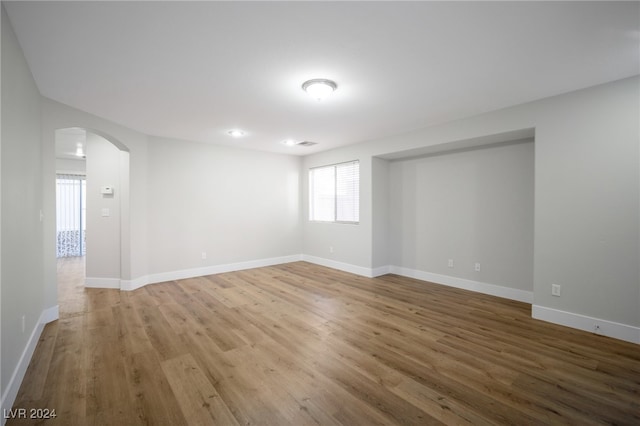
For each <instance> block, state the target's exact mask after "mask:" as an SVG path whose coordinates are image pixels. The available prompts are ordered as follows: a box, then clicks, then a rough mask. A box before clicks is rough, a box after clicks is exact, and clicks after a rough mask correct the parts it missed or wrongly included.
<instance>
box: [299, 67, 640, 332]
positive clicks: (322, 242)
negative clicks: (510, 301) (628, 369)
mask: <svg viewBox="0 0 640 426" xmlns="http://www.w3.org/2000/svg"><path fill="white" fill-rule="evenodd" d="M639 105H640V78H639V77H633V78H628V79H624V80H620V81H616V82H612V83H609V84H604V85H600V86H595V87H592V88H588V89H584V90H580V91H576V92H572V93H567V94H564V95H559V96H555V97H552V98H547V99H543V100H540V101H536V102H531V103H528V104H523V105H519V106H515V107H511V108H506V109H503V110H499V111H494V112H491V113H486V114H482V115H478V116H474V117H470V118H467V119H463V120H458V121H455V122H451V123H445V124H441V125H436V126H432V127H428V128H424V129H421V130H419V131H414V132H410V133H406V134H402V135H397V136H394V137H387V138H382V139H378V140H375V141H369V142H364V143H360V144H356V145H352V146H349V147H345V148H343V149H338V150H333V151H330V152H324V153H319V154H317V155H312V156H309V157H306V158H305V159H304V162H303V171H302V174H303V176H306V173H307V171H308V169H309V168H310V167H314V166H318V165H321V164H330V163H333V162H338V161H347V160H350V159H355V158H358V159H360V161H361V164H365V165H366V164H371V159H372V158H373V157H382V158H386V159H389V158H397V157H403V156H407V155H411V154H417V153H421V152H422V153H424V152H425V149H426V148H433V147H435V148H438V147H440V148H439V149H440V150H446V149H448V147H452V148H459V147H461V146H467V147H469V146H472V145H474V144H476V143H477V144H481V143H486V142H487V141H496V139H497V140H500V138H501V136H500V135H502V134H505V133H507V134H517V133H526V131H527V130H528V129H535V147H536V148H535V197H534V198H535V199H534V202H535V207H534V230H535V231H534V287H533V293H534V294H533V299H534V301H533V304H534V316H535V317H537V318H542V319H546V320H550V321H553V322H557V323H562V324H566V325H571V326H574V327H577V328H582V329H587V330H590V331H593V330H594V327H595V325H597V324H598V323H599V324H600V325H601V328H600V332H602V333H603V334H607V335H611V336H614V337H617V338H622V339H625V340H631V341H637V342H640V331H639V330H640V329H639V327H640V270H639V268H638V259H639V258H640V249H639V245H640V232H639V226H640V223H639V221H638V217H639V215H640V182H639V179H638V175H639V173H640V170H639V169H640V167H639V163H640V161H639V158H640V156H639V152H638V151H639V142H638V141H639V129H638V116H639V115H640V111H639ZM494 136H495V137H494ZM502 140H504V139H502ZM374 172H375V170H374ZM360 190H361V196H362V199H361V204H360V209H361V215H362V217H363V218H364V220H363V221H362V222H361V223H360V226H359V228H358V229H357V230H353V231H350V232H348V233H345V229H344V227H342V226H340V225H327V224H324V225H323V226H322V229H321V230H320V229H319V226H317V225H315V224H311V223H309V222H308V221H307V220H306V217H305V222H304V224H303V226H304V235H303V240H304V253H310V252H311V253H313V254H317V256H320V257H324V258H328V257H329V256H328V254H327V250H326V246H327V244H328V243H329V242H332V243H334V244H339V246H338V249H337V250H335V252H334V255H333V257H332V258H331V260H332V261H333V262H335V263H341V262H342V263H347V264H352V266H353V267H355V268H356V269H357V268H360V269H362V270H364V271H369V273H373V271H372V253H376V252H378V248H377V247H374V246H373V244H374V243H375V241H376V240H375V239H374V238H373V226H372V223H371V221H370V220H369V219H370V218H371V216H372V214H375V213H374V212H372V211H371V200H370V197H371V194H372V193H373V189H372V176H371V175H370V171H369V170H368V169H367V168H365V170H363V172H362V173H361V188H360ZM303 191H304V193H303V200H306V198H307V196H308V194H307V188H306V185H303ZM377 266H378V265H376V267H377ZM352 270H353V268H352ZM552 283H556V284H560V285H561V286H562V296H561V297H554V296H552V295H551V284H552Z"/></svg>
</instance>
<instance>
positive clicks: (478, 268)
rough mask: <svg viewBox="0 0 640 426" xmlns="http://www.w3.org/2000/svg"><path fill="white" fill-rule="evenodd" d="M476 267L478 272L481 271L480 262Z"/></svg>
mask: <svg viewBox="0 0 640 426" xmlns="http://www.w3.org/2000/svg"><path fill="white" fill-rule="evenodd" d="M475 269H476V272H480V262H476V266H475Z"/></svg>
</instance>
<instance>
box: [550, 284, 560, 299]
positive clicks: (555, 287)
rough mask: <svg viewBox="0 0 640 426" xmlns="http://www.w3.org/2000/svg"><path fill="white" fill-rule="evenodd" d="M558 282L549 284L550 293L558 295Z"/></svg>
mask: <svg viewBox="0 0 640 426" xmlns="http://www.w3.org/2000/svg"><path fill="white" fill-rule="evenodd" d="M560 290H561V288H560V284H551V295H553V296H557V297H560Z"/></svg>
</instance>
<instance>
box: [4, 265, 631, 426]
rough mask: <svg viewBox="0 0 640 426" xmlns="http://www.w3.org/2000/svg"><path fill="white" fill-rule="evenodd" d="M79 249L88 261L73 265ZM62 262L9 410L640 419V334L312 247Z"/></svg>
mask: <svg viewBox="0 0 640 426" xmlns="http://www.w3.org/2000/svg"><path fill="white" fill-rule="evenodd" d="M74 262H75V263H74ZM66 263H67V265H66V266H64V267H62V268H61V269H60V280H61V281H62V284H61V289H60V299H61V300H60V303H61V304H60V319H59V320H58V321H56V322H54V323H51V324H49V325H47V326H46V327H45V330H44V332H43V334H42V337H41V339H40V342H39V344H38V347H37V349H36V352H35V355H34V357H33V360H32V362H31V364H30V366H29V369H28V371H27V374H26V377H25V379H24V382H23V384H22V387H21V389H20V392H19V394H18V397H17V399H16V402H15V404H14V408H26V409H31V408H43V409H55V410H56V414H57V417H56V418H55V419H50V420H41V421H39V422H38V421H35V420H32V419H10V420H8V422H7V425H22V424H47V425H145V424H146V425H236V424H241V425H376V424H388V425H391V424H399V425H418V424H419V425H425V424H426V425H428V424H451V425H460V424H473V425H496V424H513V425H527V424H578V425H588V424H618V425H639V424H640V346H638V345H634V344H630V343H625V342H621V341H617V340H613V339H609V338H606V337H603V336H597V335H593V334H590V333H585V332H581V331H576V330H572V329H568V328H564V327H560V326H555V325H552V324H548V323H544V322H540V321H536V320H533V319H531V312H530V309H531V307H530V306H529V305H527V304H524V303H519V302H514V301H509V300H505V299H500V298H496V297H491V296H486V295H482V294H477V293H472V292H468V291H463V290H458V289H452V288H448V287H444V286H440V285H436V284H431V283H426V282H422V281H418V280H413V279H408V278H403V277H399V276H394V275H387V276H384V277H380V278H375V279H368V278H363V277H359V276H355V275H351V274H348V273H344V272H340V271H336V270H333V269H328V268H324V267H320V266H316V265H312V264H308V263H305V262H296V263H290V264H286V265H279V266H273V267H266V268H259V269H252V270H247V271H241V272H234V273H226V274H219V275H212V276H207V277H200V278H192V279H186V280H180V281H175V282H167V283H161V284H153V285H150V286H147V287H144V288H141V289H139V290H136V291H132V292H120V291H117V290H99V289H84V288H83V287H82V278H81V277H82V265H81V264H79V263H78V261H73V260H67V261H66Z"/></svg>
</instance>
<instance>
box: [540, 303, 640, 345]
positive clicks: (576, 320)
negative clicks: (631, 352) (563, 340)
mask: <svg viewBox="0 0 640 426" xmlns="http://www.w3.org/2000/svg"><path fill="white" fill-rule="evenodd" d="M531 316H532V317H533V318H535V319H539V320H542V321H547V322H551V323H554V324H558V325H564V326H566V327H571V328H576V329H578V330H583V331H589V332H591V333H594V334H601V335H603V336H607V337H613V338H614V339H619V340H624V341H625V342H631V343H637V344H640V327H633V326H630V325H626V324H620V323H617V322H613V321H606V320H602V319H599V318H593V317H588V316H586V315H580V314H574V313H571V312H566V311H560V310H557V309H552V308H547V307H544V306H539V305H533V306H532V307H531ZM596 327H597V329H596Z"/></svg>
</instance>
